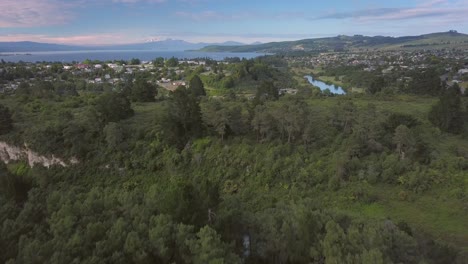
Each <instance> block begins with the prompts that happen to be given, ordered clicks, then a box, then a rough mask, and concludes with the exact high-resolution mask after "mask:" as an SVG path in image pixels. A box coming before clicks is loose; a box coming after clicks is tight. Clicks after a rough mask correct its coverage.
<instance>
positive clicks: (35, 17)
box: [0, 0, 72, 28]
mask: <svg viewBox="0 0 468 264" xmlns="http://www.w3.org/2000/svg"><path fill="white" fill-rule="evenodd" d="M69 6H70V4H67V3H63V2H59V1H57V0H21V1H18V0H1V1H0V10H1V12H0V28H2V27H39V26H47V25H58V24H64V23H66V22H67V21H69V20H70V18H71V17H72V16H71V14H70V12H68V8H69Z"/></svg>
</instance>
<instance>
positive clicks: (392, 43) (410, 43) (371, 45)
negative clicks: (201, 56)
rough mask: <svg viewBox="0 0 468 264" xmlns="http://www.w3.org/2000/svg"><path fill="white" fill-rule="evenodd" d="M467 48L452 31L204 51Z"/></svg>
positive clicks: (467, 39) (467, 42) (467, 43)
mask: <svg viewBox="0 0 468 264" xmlns="http://www.w3.org/2000/svg"><path fill="white" fill-rule="evenodd" d="M442 48H449V49H451V48H463V49H468V35H466V34H462V33H458V32H456V31H454V30H451V31H448V32H442V33H432V34H426V35H420V36H407V37H384V36H375V37H368V36H362V35H354V36H344V35H341V36H337V37H329V38H316V39H303V40H298V41H284V42H271V43H264V44H258V45H243V46H236V45H233V46H226V45H224V46H219V45H213V46H207V47H204V48H202V49H201V50H200V51H206V52H271V53H278V52H300V51H304V52H327V51H351V50H411V49H442Z"/></svg>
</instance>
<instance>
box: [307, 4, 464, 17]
mask: <svg viewBox="0 0 468 264" xmlns="http://www.w3.org/2000/svg"><path fill="white" fill-rule="evenodd" d="M466 2H467V1H466V0H463V1H458V2H449V1H447V0H434V1H429V2H427V1H426V2H423V3H421V4H420V5H417V6H415V7H410V8H375V9H363V10H356V11H349V12H335V13H332V14H327V15H324V16H319V17H316V18H314V19H316V20H317V19H318V20H320V19H355V20H358V21H383V20H387V21H392V20H409V19H418V18H425V17H434V18H449V17H451V18H456V19H460V21H461V20H462V19H464V18H465V16H466V13H467V12H468V5H467V3H466Z"/></svg>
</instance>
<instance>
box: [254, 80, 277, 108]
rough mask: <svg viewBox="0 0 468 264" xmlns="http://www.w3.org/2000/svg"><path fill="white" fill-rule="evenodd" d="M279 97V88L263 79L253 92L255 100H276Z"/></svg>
mask: <svg viewBox="0 0 468 264" xmlns="http://www.w3.org/2000/svg"><path fill="white" fill-rule="evenodd" d="M278 98H279V90H278V87H276V86H275V85H274V83H273V82H271V81H263V82H262V84H260V86H258V88H257V92H256V94H255V101H256V102H257V103H258V102H263V101H267V100H272V101H274V100H277V99H278Z"/></svg>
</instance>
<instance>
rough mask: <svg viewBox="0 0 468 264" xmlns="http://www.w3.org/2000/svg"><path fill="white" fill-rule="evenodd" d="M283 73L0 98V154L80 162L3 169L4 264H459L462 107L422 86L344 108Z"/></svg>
mask: <svg viewBox="0 0 468 264" xmlns="http://www.w3.org/2000/svg"><path fill="white" fill-rule="evenodd" d="M290 60H292V59H290V58H286V59H285V58H281V57H279V56H271V57H269V56H267V57H260V58H256V59H252V60H240V59H230V60H229V61H230V62H229V64H221V63H217V62H212V61H209V60H207V64H208V65H207V66H206V67H201V66H200V65H197V66H192V67H190V66H186V65H182V63H179V61H177V60H175V59H174V60H173V61H174V62H170V63H169V62H168V61H169V60H168V61H166V62H165V63H164V60H160V59H156V60H155V61H154V62H153V63H152V66H155V65H156V67H158V68H161V69H162V70H161V71H159V70H157V71H156V70H155V71H154V72H153V73H154V75H153V74H148V73H131V74H130V73H129V74H126V77H125V78H128V79H125V80H124V81H122V82H121V83H119V84H116V85H112V86H110V85H109V86H108V84H102V85H101V84H94V85H90V84H89V83H88V84H86V85H84V86H83V85H82V84H81V82H80V81H79V80H78V78H74V77H70V78H69V79H68V80H66V81H65V80H62V79H59V80H56V81H55V82H53V81H45V82H44V83H42V82H38V83H36V82H32V83H30V84H27V85H26V84H23V85H21V87H18V89H16V90H13V91H8V92H5V93H3V94H2V97H0V121H2V122H1V123H0V128H1V131H2V133H0V134H2V135H1V136H0V141H1V142H6V143H8V144H10V145H16V146H18V147H21V146H23V145H26V146H28V148H30V149H32V150H34V151H36V152H38V153H39V154H41V155H44V156H45V157H51V156H52V155H53V156H54V157H60V158H62V159H63V160H71V159H73V158H74V159H76V160H77V161H78V163H76V164H73V165H72V164H68V165H69V166H67V167H61V166H52V167H50V168H45V167H42V166H40V165H37V166H34V167H29V166H27V165H26V164H24V163H23V161H21V160H17V161H10V162H9V163H8V164H7V165H4V164H3V163H2V164H0V222H1V223H2V225H1V228H0V248H1V249H2V250H1V251H0V262H2V263H326V264H331V263H466V259H467V249H468V231H467V228H466V219H467V218H468V211H467V209H466V204H467V202H468V200H467V199H468V194H467V187H468V180H467V179H468V174H467V170H468V143H467V142H468V141H467V140H466V136H467V135H468V133H467V125H466V124H467V122H468V120H467V110H466V105H467V101H466V97H463V96H462V95H461V94H460V93H459V92H458V91H459V90H458V89H457V88H456V87H455V88H453V87H452V88H450V89H446V88H445V85H444V84H443V83H441V82H440V79H438V80H437V82H436V81H435V78H430V76H426V75H421V77H420V78H422V79H421V81H425V82H424V86H425V87H426V88H423V87H422V85H421V86H418V85H420V82H417V81H415V80H418V79H417V77H416V76H419V75H418V73H417V72H416V71H415V73H414V76H413V77H414V79H413V82H412V83H409V84H408V85H407V86H404V87H402V89H399V90H398V92H395V93H391V94H387V93H386V92H385V91H386V89H388V87H391V86H392V80H393V79H392V78H393V77H387V76H377V74H375V72H374V73H372V72H371V73H370V74H369V75H362V79H363V80H362V84H361V85H362V87H364V88H366V90H367V91H368V93H367V94H359V95H355V94H353V93H349V94H348V95H346V96H334V95H332V94H327V93H323V92H321V91H319V90H318V88H314V87H312V86H310V85H307V83H300V82H299V80H298V79H297V78H295V77H297V74H295V73H293V71H291V69H290V63H291V62H290ZM175 62H177V63H175ZM167 64H171V65H170V67H176V66H177V67H181V68H178V70H179V72H178V73H176V72H175V69H170V68H165V67H169V66H168V65H167ZM174 65H176V66H174ZM208 67H209V69H208ZM16 68H19V66H18V67H16ZM357 68H358V67H348V68H345V67H343V68H342V71H341V72H339V71H336V74H335V76H338V77H339V78H341V77H340V76H346V77H347V79H346V78H343V81H345V82H348V81H349V82H357V81H358V80H357V79H358V78H357V77H356V76H357V73H356V72H357V71H358V70H357ZM15 70H16V69H15ZM171 70H174V72H173V74H175V75H180V76H181V77H183V78H186V80H190V81H189V82H188V87H184V86H183V85H181V86H179V87H178V88H177V89H174V90H173V91H168V90H163V89H162V88H161V87H156V85H155V84H154V82H153V76H155V75H157V74H160V73H161V72H164V74H172V73H170V72H171ZM361 70H362V68H361ZM182 71H183V72H182ZM320 71H323V73H330V72H332V71H334V69H333V67H329V68H323V69H320ZM98 72H99V73H100V71H98ZM33 73H34V72H33ZM8 74H10V73H8ZM60 74H61V73H60ZM127 75H128V76H127ZM54 76H57V75H54ZM164 76H166V75H164ZM302 76H303V75H302ZM302 76H299V77H300V78H302ZM327 76H329V75H327ZM424 76H426V77H427V78H426V77H424ZM159 77H161V78H165V77H162V75H161V76H159ZM166 77H167V76H166ZM367 77H368V78H367ZM122 78H123V77H122ZM300 78H299V79H300ZM229 83H230V84H229ZM62 87H65V88H63V89H59V88H62ZM67 87H68V88H67ZM286 87H294V88H296V89H297V93H296V94H281V93H280V90H281V89H283V88H286ZM403 88H405V89H403ZM62 91H74V92H62ZM156 91H158V92H156ZM213 93H219V94H221V96H219V95H217V96H210V94H211V95H212V94H213ZM4 121H5V122H4ZM1 151H2V150H1V149H0V154H2V152H1Z"/></svg>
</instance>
